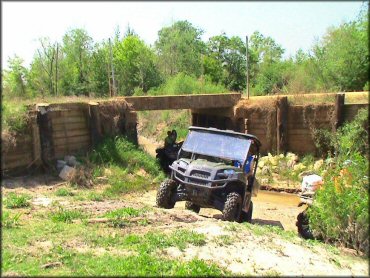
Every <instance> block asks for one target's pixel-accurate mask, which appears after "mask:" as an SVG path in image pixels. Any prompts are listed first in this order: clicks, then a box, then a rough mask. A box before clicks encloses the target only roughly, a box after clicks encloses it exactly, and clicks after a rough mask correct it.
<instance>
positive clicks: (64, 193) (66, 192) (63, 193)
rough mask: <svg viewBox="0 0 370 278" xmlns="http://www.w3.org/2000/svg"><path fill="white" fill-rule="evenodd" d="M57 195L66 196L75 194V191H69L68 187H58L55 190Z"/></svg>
mask: <svg viewBox="0 0 370 278" xmlns="http://www.w3.org/2000/svg"><path fill="white" fill-rule="evenodd" d="M55 195H56V196H58V197H66V196H73V195H74V194H73V192H71V191H69V190H68V189H67V188H64V187H62V188H58V189H57V190H56V191H55Z"/></svg>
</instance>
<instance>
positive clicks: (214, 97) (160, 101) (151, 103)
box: [118, 93, 241, 111]
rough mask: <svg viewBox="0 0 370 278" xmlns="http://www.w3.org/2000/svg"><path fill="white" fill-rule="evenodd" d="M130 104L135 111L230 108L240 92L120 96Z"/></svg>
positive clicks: (238, 97)
mask: <svg viewBox="0 0 370 278" xmlns="http://www.w3.org/2000/svg"><path fill="white" fill-rule="evenodd" d="M118 99H124V100H125V101H127V102H128V103H130V104H132V106H133V109H134V110H135V111H143V110H171V109H192V110H194V109H213V108H231V107H234V106H235V105H236V104H237V103H238V101H239V100H240V99H241V94H240V93H229V94H199V95H173V96H150V97H149V96H140V97H122V98H118Z"/></svg>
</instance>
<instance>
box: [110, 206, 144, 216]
mask: <svg viewBox="0 0 370 278" xmlns="http://www.w3.org/2000/svg"><path fill="white" fill-rule="evenodd" d="M145 212H146V210H145V209H135V208H131V207H127V208H120V209H116V210H112V211H108V212H106V213H105V214H104V216H105V217H108V218H123V217H137V216H140V215H142V214H144V213H145Z"/></svg>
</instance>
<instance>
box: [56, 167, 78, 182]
mask: <svg viewBox="0 0 370 278" xmlns="http://www.w3.org/2000/svg"><path fill="white" fill-rule="evenodd" d="M75 174H76V169H75V168H73V167H69V166H68V165H65V166H64V167H63V169H62V171H60V173H59V177H60V178H61V179H62V180H65V181H70V180H71V179H72V178H73V177H74V175H75Z"/></svg>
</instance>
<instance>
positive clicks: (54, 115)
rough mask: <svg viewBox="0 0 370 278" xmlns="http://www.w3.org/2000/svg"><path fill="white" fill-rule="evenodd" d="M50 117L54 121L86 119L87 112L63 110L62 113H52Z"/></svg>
mask: <svg viewBox="0 0 370 278" xmlns="http://www.w3.org/2000/svg"><path fill="white" fill-rule="evenodd" d="M49 113H50V117H51V118H52V119H57V118H61V117H62V118H64V117H66V118H69V117H85V112H84V111H82V110H61V111H50V112H49Z"/></svg>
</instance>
